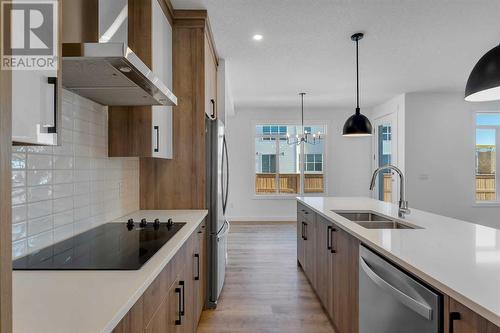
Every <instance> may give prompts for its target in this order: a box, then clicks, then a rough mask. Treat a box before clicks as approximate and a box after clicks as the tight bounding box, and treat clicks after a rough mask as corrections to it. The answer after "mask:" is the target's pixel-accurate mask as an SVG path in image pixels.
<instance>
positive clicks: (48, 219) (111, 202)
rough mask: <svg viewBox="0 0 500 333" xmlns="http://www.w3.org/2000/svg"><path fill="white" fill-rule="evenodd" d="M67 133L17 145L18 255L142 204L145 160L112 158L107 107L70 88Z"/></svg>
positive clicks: (14, 214) (14, 234)
mask: <svg viewBox="0 0 500 333" xmlns="http://www.w3.org/2000/svg"><path fill="white" fill-rule="evenodd" d="M61 135H62V145H61V146H58V147H33V146H31V147H25V146H16V147H13V148H12V240H13V242H12V252H13V253H12V255H13V257H14V258H17V257H21V256H23V255H25V254H27V253H30V252H33V251H36V250H38V249H40V248H42V247H45V246H48V245H51V244H53V243H56V242H58V241H60V240H63V239H66V238H69V237H71V236H73V235H74V234H78V233H81V232H83V231H85V230H88V229H90V228H92V227H95V226H98V225H100V224H102V223H105V222H108V221H110V220H112V219H115V218H117V217H120V216H122V215H125V214H127V213H129V212H131V211H134V210H137V209H139V159H138V158H108V157H107V156H108V111H107V107H103V106H101V105H99V104H96V103H94V102H91V101H90V100H87V99H85V98H82V97H80V96H78V95H75V94H73V93H71V92H69V91H67V90H64V91H63V107H62V130H61Z"/></svg>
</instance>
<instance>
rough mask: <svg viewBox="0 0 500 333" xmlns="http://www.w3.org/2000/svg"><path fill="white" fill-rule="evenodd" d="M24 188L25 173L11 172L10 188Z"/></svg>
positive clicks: (21, 171) (20, 171) (19, 171)
mask: <svg viewBox="0 0 500 333" xmlns="http://www.w3.org/2000/svg"><path fill="white" fill-rule="evenodd" d="M20 186H26V171H24V170H12V187H20Z"/></svg>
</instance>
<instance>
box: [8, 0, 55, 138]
mask: <svg viewBox="0 0 500 333" xmlns="http://www.w3.org/2000/svg"><path fill="white" fill-rule="evenodd" d="M30 3H31V4H33V3H34V4H35V5H38V4H36V1H35V2H33V1H32V2H30ZM16 4H18V5H19V6H18V7H16ZM57 5H58V2H57V1H54V2H47V1H45V2H44V1H40V5H39V6H38V7H37V6H32V7H30V6H29V5H27V4H23V3H21V2H18V1H14V2H13V6H14V8H13V9H12V11H11V22H12V23H11V27H12V28H11V40H12V45H11V47H12V54H13V56H12V58H13V59H17V61H18V63H19V61H25V63H30V62H31V63H32V64H37V65H38V66H37V67H34V66H32V65H30V66H17V67H13V70H12V141H13V142H15V143H16V144H27V145H57V144H58V133H59V130H60V123H59V122H60V119H61V117H60V91H61V90H60V83H59V82H58V76H59V75H58V74H59V73H58V70H57V68H58V66H57V59H58V55H59V22H58V6H57ZM26 18H29V20H27V19H26ZM35 26H39V27H38V28H37V29H34V28H30V27H35ZM26 29H28V30H29V31H25V30H26ZM50 64H54V65H50Z"/></svg>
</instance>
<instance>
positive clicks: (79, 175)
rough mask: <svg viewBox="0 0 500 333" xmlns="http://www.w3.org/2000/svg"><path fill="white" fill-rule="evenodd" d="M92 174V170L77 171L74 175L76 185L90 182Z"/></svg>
mask: <svg viewBox="0 0 500 333" xmlns="http://www.w3.org/2000/svg"><path fill="white" fill-rule="evenodd" d="M91 173H92V171H91V170H75V173H74V174H73V181H74V182H75V183H80V182H89V181H90V174H91ZM75 192H76V191H75Z"/></svg>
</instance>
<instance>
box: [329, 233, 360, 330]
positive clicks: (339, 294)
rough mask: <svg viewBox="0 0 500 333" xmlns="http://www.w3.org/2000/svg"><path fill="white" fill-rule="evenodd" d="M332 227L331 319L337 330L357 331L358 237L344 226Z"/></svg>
mask: <svg viewBox="0 0 500 333" xmlns="http://www.w3.org/2000/svg"><path fill="white" fill-rule="evenodd" d="M333 228H334V229H333V233H332V247H333V250H334V252H335V253H334V254H333V256H332V277H333V279H332V280H333V290H332V293H331V295H332V297H333V300H332V306H333V311H332V313H333V318H332V319H333V322H334V323H335V326H336V328H337V330H338V333H357V332H358V261H359V241H358V240H357V239H356V238H354V237H352V236H351V235H349V234H348V233H347V232H345V231H343V230H342V229H340V228H338V227H336V226H334V227H333Z"/></svg>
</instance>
